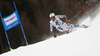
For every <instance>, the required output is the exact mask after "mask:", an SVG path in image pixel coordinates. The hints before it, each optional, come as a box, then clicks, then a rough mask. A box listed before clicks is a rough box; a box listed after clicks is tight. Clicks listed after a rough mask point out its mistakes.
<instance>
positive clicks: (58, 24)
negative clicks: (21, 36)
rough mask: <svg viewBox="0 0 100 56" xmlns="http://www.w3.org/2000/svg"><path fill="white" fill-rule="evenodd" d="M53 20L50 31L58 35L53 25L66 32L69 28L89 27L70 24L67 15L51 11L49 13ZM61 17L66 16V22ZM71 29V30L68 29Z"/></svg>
mask: <svg viewBox="0 0 100 56" xmlns="http://www.w3.org/2000/svg"><path fill="white" fill-rule="evenodd" d="M49 17H50V19H51V21H50V33H51V34H52V35H53V36H54V38H55V37H56V35H55V33H54V32H53V27H55V28H56V29H57V30H58V31H59V32H65V31H67V30H68V28H75V27H79V28H87V26H86V25H74V24H70V23H69V22H70V21H69V20H67V17H66V16H65V15H55V14H54V13H50V15H49ZM60 18H64V19H65V21H66V22H63V21H61V20H60ZM68 31H69V30H68Z"/></svg>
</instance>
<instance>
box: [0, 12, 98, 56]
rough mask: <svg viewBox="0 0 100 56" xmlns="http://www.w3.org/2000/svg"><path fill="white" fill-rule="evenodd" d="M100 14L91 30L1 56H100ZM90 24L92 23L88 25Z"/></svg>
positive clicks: (86, 29) (77, 31) (24, 47)
mask: <svg viewBox="0 0 100 56" xmlns="http://www.w3.org/2000/svg"><path fill="white" fill-rule="evenodd" d="M99 18H100V13H98V15H96V17H95V19H94V20H93V21H92V22H90V21H89V20H90V17H88V18H87V19H86V20H85V21H83V22H82V23H81V24H83V23H86V22H87V24H88V25H89V26H90V27H89V28H85V29H84V28H79V29H77V30H76V31H73V32H71V33H69V34H64V35H61V36H58V37H57V38H53V37H52V38H50V39H47V40H45V41H42V42H39V43H36V44H32V45H28V46H21V47H19V48H17V49H14V50H12V51H9V52H6V53H3V54H1V55H0V56H100V19H99ZM88 22H90V23H88Z"/></svg>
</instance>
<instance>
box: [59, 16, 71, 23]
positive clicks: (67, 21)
mask: <svg viewBox="0 0 100 56" xmlns="http://www.w3.org/2000/svg"><path fill="white" fill-rule="evenodd" d="M57 17H58V18H64V19H65V21H66V23H67V24H68V23H69V22H70V20H68V19H67V17H66V16H65V15H57Z"/></svg>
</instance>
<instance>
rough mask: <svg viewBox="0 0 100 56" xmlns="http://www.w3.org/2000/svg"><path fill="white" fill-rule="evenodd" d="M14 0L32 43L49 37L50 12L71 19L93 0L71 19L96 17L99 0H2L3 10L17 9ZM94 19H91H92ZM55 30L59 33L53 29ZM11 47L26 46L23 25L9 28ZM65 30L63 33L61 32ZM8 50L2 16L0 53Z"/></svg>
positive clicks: (4, 13) (11, 10)
mask: <svg viewBox="0 0 100 56" xmlns="http://www.w3.org/2000/svg"><path fill="white" fill-rule="evenodd" d="M13 1H15V3H16V7H17V10H18V13H19V17H20V19H21V22H22V26H23V28H24V32H25V34H26V38H27V41H28V43H29V44H34V43H36V42H40V41H43V40H46V39H48V38H50V36H51V34H50V30H49V21H50V18H49V14H50V13H51V12H54V13H55V14H59V15H66V16H67V18H68V19H69V20H70V19H71V18H72V17H73V16H74V15H76V14H77V13H78V12H79V11H81V10H82V9H83V8H85V7H86V6H87V5H88V4H91V6H89V7H88V8H87V9H85V10H84V11H83V12H82V13H81V14H79V15H78V16H77V17H76V18H74V19H73V20H72V21H71V22H70V23H73V24H75V23H77V21H78V19H80V18H79V17H81V16H82V15H86V16H88V15H89V16H91V17H94V16H95V15H94V14H93V12H94V10H95V8H96V7H97V6H98V4H99V2H100V1H99V0H0V11H1V13H2V16H3V17H6V16H8V15H10V14H11V13H13V12H14V11H15V9H14V6H13ZM91 20H92V19H91ZM54 32H55V33H56V34H58V33H60V32H58V31H57V30H54ZM7 33H8V38H9V41H10V44H11V47H12V49H16V48H18V47H19V46H25V45H26V43H25V40H24V37H23V34H22V31H21V27H20V25H17V26H16V27H14V28H12V29H10V30H8V31H7ZM60 34H63V33H60ZM7 51H9V47H8V43H7V39H6V36H5V32H4V29H3V25H2V22H1V20H0V54H1V53H4V52H7Z"/></svg>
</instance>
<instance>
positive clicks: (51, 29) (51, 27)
mask: <svg viewBox="0 0 100 56" xmlns="http://www.w3.org/2000/svg"><path fill="white" fill-rule="evenodd" d="M50 33H51V34H52V35H53V37H54V38H56V37H57V36H56V35H55V33H54V32H53V25H52V24H51V23H50Z"/></svg>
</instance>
